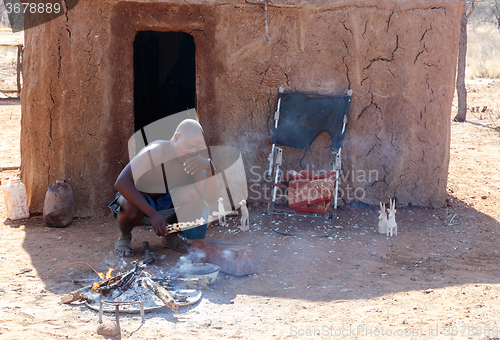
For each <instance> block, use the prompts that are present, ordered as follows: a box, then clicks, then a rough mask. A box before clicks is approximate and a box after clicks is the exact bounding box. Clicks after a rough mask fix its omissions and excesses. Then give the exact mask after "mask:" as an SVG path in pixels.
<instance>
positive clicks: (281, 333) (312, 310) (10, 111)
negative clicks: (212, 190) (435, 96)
mask: <svg viewBox="0 0 500 340" xmlns="http://www.w3.org/2000/svg"><path fill="white" fill-rule="evenodd" d="M468 89H469V104H470V105H471V106H474V107H476V106H477V107H479V108H480V110H479V111H482V110H483V108H484V107H487V109H486V110H485V112H482V113H481V112H474V113H472V112H469V114H468V117H467V118H468V119H467V122H465V123H452V140H451V161H450V175H449V183H448V192H449V197H448V206H447V207H445V208H442V209H424V208H414V207H406V208H400V209H398V211H397V222H398V233H399V234H398V236H397V237H393V238H389V237H386V236H384V235H380V234H378V233H377V232H376V228H375V226H376V222H377V213H376V207H367V208H364V209H357V208H353V207H345V208H344V209H343V210H341V211H339V217H340V218H339V222H338V224H339V225H341V226H342V227H341V228H339V229H336V230H335V232H334V233H333V234H332V236H331V237H328V238H299V237H287V236H280V235H278V234H276V233H273V232H270V231H269V228H268V226H267V221H268V220H267V217H265V216H263V211H259V210H257V209H254V210H252V211H251V217H250V218H251V221H250V222H251V230H250V231H249V232H240V231H239V230H238V229H237V225H236V222H237V221H236V220H232V221H230V223H229V226H228V227H221V226H218V225H217V224H215V225H213V226H212V227H211V228H210V229H209V231H208V235H207V237H208V238H211V239H212V238H215V239H225V240H231V241H234V242H237V243H240V244H245V245H249V246H251V247H252V248H253V249H254V251H255V253H256V254H257V256H258V262H259V270H258V273H257V274H255V275H250V276H246V277H234V276H230V275H226V274H223V273H221V274H219V277H218V279H217V280H216V282H215V283H214V284H213V285H211V286H209V289H208V290H205V291H203V298H202V300H201V301H200V302H199V303H197V304H196V305H194V306H192V307H186V308H181V309H180V310H179V311H177V312H175V313H173V312H171V311H169V310H166V309H162V310H158V311H153V312H150V313H147V314H146V322H145V324H141V321H140V317H139V316H138V315H133V314H127V315H123V314H122V315H121V333H120V335H119V336H118V338H122V339H162V338H169V339H187V338H200V339H219V338H239V339H257V338H262V339H282V338H295V337H299V338H321V337H324V338H334V337H342V338H345V339H373V338H384V337H386V336H393V337H397V338H403V339H434V338H437V337H438V336H439V337H440V338H445V339H472V338H474V339H476V338H477V339H497V338H500V304H498V301H499V296H500V278H499V275H498V262H499V257H500V254H499V250H498V244H499V242H500V225H499V221H500V203H499V200H500V177H499V176H500V175H499V173H500V172H499V170H500V152H499V151H500V130H499V128H498V127H499V126H500V111H499V106H500V81H498V80H497V81H489V80H475V81H469V85H468ZM475 111H476V109H475ZM454 114H455V112H453V114H452V117H453V116H454ZM452 117H450V119H451V118H452ZM0 121H2V127H3V128H2V130H1V131H0V136H1V138H2V143H1V144H0V159H1V163H0V167H1V166H5V165H18V164H19V162H20V155H19V134H20V125H19V124H20V107H19V102H18V101H12V100H11V101H5V100H3V101H0ZM16 173H17V172H16V171H4V172H0V179H1V181H2V184H1V187H2V188H3V186H4V185H5V178H6V177H9V176H10V177H12V176H14V175H16ZM0 221H1V222H0V229H1V235H2V236H1V240H0V262H1V263H2V266H1V274H0V275H1V280H0V338H1V339H89V338H95V339H102V338H113V337H104V336H101V335H97V333H96V329H97V326H98V315H97V313H96V312H94V311H92V310H89V308H87V307H86V306H85V305H84V304H72V305H65V304H62V303H61V302H60V299H61V296H62V295H63V294H65V293H68V292H70V291H72V290H74V289H77V288H79V286H78V285H75V284H74V283H72V280H74V279H89V278H96V280H97V277H96V276H95V274H93V272H92V270H91V269H89V268H88V267H87V266H86V265H83V264H74V265H71V266H69V267H68V268H66V269H64V270H62V271H60V272H59V273H57V274H55V275H54V273H55V272H57V271H58V270H59V269H61V268H63V267H64V266H66V265H68V264H71V263H74V262H79V261H85V262H87V263H89V264H90V265H92V266H93V267H95V268H96V269H97V270H98V271H102V272H104V271H106V270H107V268H108V267H113V268H119V267H120V266H121V265H123V263H122V262H121V261H120V259H119V258H117V257H116V256H115V255H114V253H113V243H114V242H115V240H116V237H117V225H116V222H115V221H114V220H112V219H110V218H109V217H108V216H102V217H97V218H90V219H77V220H75V221H74V222H73V223H72V224H71V225H70V226H69V227H68V228H64V229H53V228H48V227H46V226H44V223H43V221H42V218H41V216H34V217H31V218H30V219H28V220H23V221H17V222H13V221H10V220H8V219H6V215H5V209H4V207H3V205H0ZM315 223H316V224H321V223H324V222H323V221H316V222H315ZM302 224H304V223H302ZM144 240H146V241H149V242H150V244H151V247H152V248H153V250H154V251H155V255H156V257H157V259H158V262H157V266H156V267H152V270H153V271H155V270H159V269H166V268H170V267H171V266H173V265H174V264H175V262H176V261H177V260H178V258H179V256H180V255H181V254H179V253H177V252H174V251H172V250H167V249H163V248H162V247H161V242H160V240H159V239H158V238H157V237H156V236H155V235H154V233H153V232H152V231H151V230H149V229H147V228H145V227H139V228H137V229H136V230H134V241H133V247H134V249H135V250H136V258H139V259H142V258H143V256H144V254H143V252H142V251H141V244H142V241H144ZM128 261H129V262H130V260H128ZM111 318H112V316H111V315H109V314H108V315H105V319H106V320H111Z"/></svg>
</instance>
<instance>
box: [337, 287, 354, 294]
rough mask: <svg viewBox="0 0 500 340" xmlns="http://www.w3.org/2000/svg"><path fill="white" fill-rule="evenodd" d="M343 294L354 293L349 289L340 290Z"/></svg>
mask: <svg viewBox="0 0 500 340" xmlns="http://www.w3.org/2000/svg"><path fill="white" fill-rule="evenodd" d="M340 291H341V292H342V293H349V292H352V289H349V288H343V289H341V290H340Z"/></svg>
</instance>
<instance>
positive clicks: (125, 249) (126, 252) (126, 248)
mask: <svg viewBox="0 0 500 340" xmlns="http://www.w3.org/2000/svg"><path fill="white" fill-rule="evenodd" d="M115 253H117V254H118V255H120V256H125V257H132V256H134V251H133V250H132V241H130V240H128V239H126V238H121V239H119V240H118V241H116V243H115Z"/></svg>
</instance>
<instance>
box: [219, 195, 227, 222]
mask: <svg viewBox="0 0 500 340" xmlns="http://www.w3.org/2000/svg"><path fill="white" fill-rule="evenodd" d="M223 201H224V199H223V198H222V197H220V198H219V224H220V225H226V210H225V209H224V202H223Z"/></svg>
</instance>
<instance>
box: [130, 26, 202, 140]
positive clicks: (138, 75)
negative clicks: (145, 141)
mask: <svg viewBox="0 0 500 340" xmlns="http://www.w3.org/2000/svg"><path fill="white" fill-rule="evenodd" d="M192 108H196V60H195V44H194V38H193V36H192V35H190V34H187V33H183V32H156V31H141V32H137V34H136V37H135V40H134V125H135V126H134V128H135V131H138V130H140V129H142V128H143V127H144V126H146V125H148V124H150V123H153V122H155V121H157V120H159V119H161V118H164V117H167V116H169V115H172V114H174V113H177V112H181V111H184V110H187V109H192Z"/></svg>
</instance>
